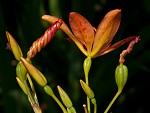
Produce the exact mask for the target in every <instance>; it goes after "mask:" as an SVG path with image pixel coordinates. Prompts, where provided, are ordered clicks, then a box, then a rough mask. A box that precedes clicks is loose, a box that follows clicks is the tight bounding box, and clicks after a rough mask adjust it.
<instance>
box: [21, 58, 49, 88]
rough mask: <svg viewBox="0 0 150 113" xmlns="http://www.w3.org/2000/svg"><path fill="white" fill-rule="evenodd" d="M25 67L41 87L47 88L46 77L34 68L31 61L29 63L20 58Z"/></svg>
mask: <svg viewBox="0 0 150 113" xmlns="http://www.w3.org/2000/svg"><path fill="white" fill-rule="evenodd" d="M20 59H21V61H22V63H23V65H24V66H25V68H26V69H27V71H28V73H29V74H30V75H31V76H32V78H33V79H34V80H35V81H36V82H37V83H38V84H39V85H40V86H43V87H44V86H45V85H46V84H47V80H46V78H45V77H44V75H43V74H42V73H41V72H40V71H39V70H38V69H37V68H36V67H35V66H33V65H32V64H31V63H30V62H29V61H27V60H26V59H24V58H22V57H21V58H20Z"/></svg>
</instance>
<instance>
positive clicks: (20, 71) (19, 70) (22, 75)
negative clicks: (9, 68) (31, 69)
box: [16, 61, 27, 81]
mask: <svg viewBox="0 0 150 113" xmlns="http://www.w3.org/2000/svg"><path fill="white" fill-rule="evenodd" d="M16 74H17V76H18V78H19V79H20V80H21V81H23V80H25V79H26V74H27V70H26V68H25V67H24V65H23V64H22V62H21V61H19V62H18V64H17V66H16Z"/></svg>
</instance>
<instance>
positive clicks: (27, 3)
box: [0, 0, 150, 113]
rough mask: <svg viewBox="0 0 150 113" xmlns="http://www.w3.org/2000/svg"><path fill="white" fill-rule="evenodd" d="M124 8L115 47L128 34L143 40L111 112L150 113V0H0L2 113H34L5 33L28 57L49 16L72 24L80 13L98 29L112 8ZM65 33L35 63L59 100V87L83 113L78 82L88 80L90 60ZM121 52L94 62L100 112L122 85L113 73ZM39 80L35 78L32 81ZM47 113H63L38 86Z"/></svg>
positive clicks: (92, 79) (131, 58) (128, 62)
mask: <svg viewBox="0 0 150 113" xmlns="http://www.w3.org/2000/svg"><path fill="white" fill-rule="evenodd" d="M116 8H119V9H121V10H122V21H121V25H120V28H119V31H118V32H117V34H116V36H115V37H114V40H113V43H114V42H116V41H119V40H121V39H123V38H127V37H129V36H134V35H137V36H140V37H141V41H140V42H139V43H138V44H137V45H135V47H134V50H133V51H132V52H131V54H129V55H128V56H127V57H126V61H125V65H126V66H127V67H128V69H129V77H128V81H127V84H126V86H125V88H124V90H123V92H122V94H121V95H120V97H119V98H118V99H117V100H116V102H115V103H114V105H113V106H112V108H111V110H110V111H112V112H113V113H148V112H149V102H150V93H149V87H150V50H149V49H150V47H149V43H150V1H149V0H124V1H122V0H0V113H29V112H30V113H33V111H32V108H31V106H30V104H29V102H28V100H27V97H26V95H25V94H24V93H23V92H22V90H21V89H20V88H19V86H18V84H17V82H16V79H15V76H16V74H15V64H16V61H15V60H14V56H13V55H12V53H11V51H9V50H6V44H7V39H6V35H5V32H6V31H8V32H9V33H11V34H12V35H13V36H14V38H15V39H16V40H17V42H18V43H19V45H20V47H21V48H22V51H23V53H24V57H26V53H27V51H28V50H29V47H30V46H31V45H32V43H33V42H34V41H35V40H36V39H37V38H39V37H40V36H42V35H43V33H44V31H45V30H46V29H47V28H48V27H49V24H48V23H46V22H44V21H43V20H42V19H41V16H42V15H44V14H50V15H55V16H58V17H62V19H63V20H64V21H65V22H66V23H67V24H68V15H69V13H70V12H72V11H75V12H78V13H80V14H82V15H83V16H84V17H86V18H87V19H88V20H89V21H90V22H91V24H92V25H93V26H94V27H97V26H98V24H99V22H100V21H101V19H102V18H103V16H104V15H105V14H106V13H107V12H108V11H110V10H112V9H116ZM66 37H67V36H66V35H65V34H64V33H63V32H57V35H56V36H55V38H54V39H53V40H52V41H51V43H50V44H49V45H47V46H46V47H45V48H44V49H42V51H41V52H40V53H38V54H37V55H36V57H35V58H34V59H33V60H32V61H33V64H34V65H35V66H36V67H38V69H39V70H40V71H41V72H42V73H43V74H44V75H45V77H46V78H47V80H48V84H49V85H50V86H51V87H52V89H53V90H54V92H55V93H56V95H57V96H58V98H59V95H58V92H57V88H56V86H57V85H60V86H61V87H62V88H63V89H64V90H65V91H66V92H67V93H68V95H69V96H70V98H71V100H72V102H73V104H74V107H75V108H76V111H77V112H78V113H83V112H84V111H83V107H82V105H83V104H84V103H86V98H85V94H84V92H83V91H82V89H81V87H80V84H79V79H83V80H84V72H83V68H82V64H83V60H84V59H85V58H86V57H85V56H84V55H83V54H82V53H81V52H80V50H79V49H78V48H77V47H76V46H75V45H74V44H73V43H70V42H68V41H66V40H65V38H66ZM126 47H127V44H126V45H124V46H122V47H121V48H119V49H117V50H115V51H113V52H111V53H109V54H106V55H104V56H101V57H98V58H96V59H93V62H92V68H91V70H90V74H89V81H90V86H91V88H92V89H93V91H94V92H95V98H96V99H97V104H98V113H103V112H104V110H105V109H106V107H107V105H108V104H109V102H110V101H111V99H112V98H113V96H114V95H115V93H116V91H117V86H116V83H115V78H114V72H115V68H116V66H117V65H118V59H119V54H120V53H121V51H122V50H123V49H125V48H126ZM33 81H34V80H33ZM34 85H35V88H36V91H37V96H38V98H39V103H40V105H41V107H42V109H43V113H58V112H62V111H61V110H60V108H59V107H58V106H57V104H56V103H55V102H54V101H53V100H52V98H51V97H48V96H47V95H46V94H45V93H44V91H43V88H42V87H40V86H38V85H37V84H36V83H35V82H34Z"/></svg>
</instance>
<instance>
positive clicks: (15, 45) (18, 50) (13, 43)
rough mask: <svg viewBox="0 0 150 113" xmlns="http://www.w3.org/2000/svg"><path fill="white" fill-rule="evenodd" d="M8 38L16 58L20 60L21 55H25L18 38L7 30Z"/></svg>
mask: <svg viewBox="0 0 150 113" xmlns="http://www.w3.org/2000/svg"><path fill="white" fill-rule="evenodd" d="M6 36H7V40H8V43H9V46H10V49H11V51H12V52H13V54H14V56H15V59H16V60H18V61H20V57H23V54H22V51H21V48H20V46H19V45H18V43H17V42H16V40H15V39H14V38H13V37H12V35H11V34H9V33H8V32H7V31H6Z"/></svg>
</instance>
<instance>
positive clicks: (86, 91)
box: [80, 80, 94, 99]
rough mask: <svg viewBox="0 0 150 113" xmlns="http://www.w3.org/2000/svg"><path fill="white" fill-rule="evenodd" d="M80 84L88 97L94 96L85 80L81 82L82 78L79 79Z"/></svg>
mask: <svg viewBox="0 0 150 113" xmlns="http://www.w3.org/2000/svg"><path fill="white" fill-rule="evenodd" d="M80 84H81V86H82V89H83V90H84V92H85V93H86V95H87V97H88V98H89V99H92V98H94V92H93V91H92V89H91V88H90V87H89V86H88V85H87V84H86V83H85V82H83V81H82V80H80Z"/></svg>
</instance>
